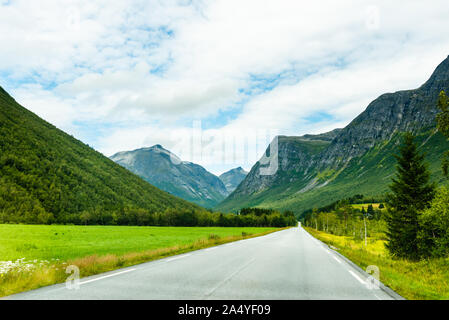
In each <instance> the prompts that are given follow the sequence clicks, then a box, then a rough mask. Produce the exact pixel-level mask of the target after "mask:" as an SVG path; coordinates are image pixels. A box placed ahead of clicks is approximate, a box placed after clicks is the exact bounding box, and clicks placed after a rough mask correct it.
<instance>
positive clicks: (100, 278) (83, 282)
mask: <svg viewBox="0 0 449 320" xmlns="http://www.w3.org/2000/svg"><path fill="white" fill-rule="evenodd" d="M134 270H136V269H129V270H125V271H121V272H116V273H114V274H109V275H107V276H103V277H99V278H95V279H91V280H87V281H82V282H80V283H79V284H80V285H81V284H86V283H89V282H94V281H97V280H102V279H105V278H110V277H115V276H118V275H119V274H123V273H127V272H131V271H134Z"/></svg>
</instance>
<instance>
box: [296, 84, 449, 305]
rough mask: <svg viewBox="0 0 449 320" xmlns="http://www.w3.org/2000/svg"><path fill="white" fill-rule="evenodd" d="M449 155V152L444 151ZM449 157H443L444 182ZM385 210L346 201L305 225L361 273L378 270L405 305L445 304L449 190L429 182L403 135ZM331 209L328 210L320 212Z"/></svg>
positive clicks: (316, 213) (443, 104)
mask: <svg viewBox="0 0 449 320" xmlns="http://www.w3.org/2000/svg"><path fill="white" fill-rule="evenodd" d="M438 106H439V108H440V110H441V113H440V114H438V116H437V127H438V130H439V131H440V132H441V133H442V134H443V135H444V136H446V137H447V138H449V98H448V97H447V96H446V95H445V93H444V92H441V94H440V99H439V101H438ZM448 152H449V151H448ZM448 152H445V153H444V154H443V157H442V168H443V173H444V175H445V176H446V177H447V176H448V166H449V164H448V163H449V160H448V157H449V156H448V154H449V153H448ZM395 158H396V160H397V165H396V175H395V177H393V178H392V183H391V185H390V192H389V193H388V194H386V197H385V199H386V204H385V207H386V209H384V208H381V206H382V207H384V204H383V203H382V205H380V204H379V206H377V208H376V207H375V206H373V205H372V204H369V205H368V206H367V209H366V210H365V207H364V206H363V205H362V206H361V209H360V206H359V205H357V206H354V205H352V204H350V203H349V201H348V199H345V200H342V201H339V202H337V203H336V204H334V205H333V206H328V207H327V208H324V210H323V208H321V210H318V209H314V210H312V212H308V213H307V214H306V217H305V219H304V224H305V226H306V228H307V230H308V231H309V232H311V233H312V234H313V235H314V236H316V237H317V238H318V239H320V240H322V241H324V242H326V243H328V244H329V245H332V246H334V247H336V248H338V250H340V252H341V253H342V254H344V255H345V256H347V257H348V258H349V259H351V260H352V261H354V262H355V263H357V264H358V265H359V266H361V267H366V266H368V265H377V266H378V267H379V268H380V270H381V281H383V282H384V283H385V284H386V285H388V286H390V287H391V288H392V289H394V290H396V291H397V292H398V293H399V294H401V295H403V296H404V297H406V298H410V299H449V268H448V267H449V190H448V189H447V188H446V187H444V186H440V187H438V186H437V185H436V184H435V183H434V182H431V180H430V173H429V170H428V167H427V164H426V162H425V154H422V153H421V152H420V150H419V146H418V144H417V143H416V141H415V137H414V136H413V135H412V134H411V133H405V134H404V137H403V142H402V145H401V147H400V148H399V154H397V155H395ZM325 209H332V210H329V211H327V210H325Z"/></svg>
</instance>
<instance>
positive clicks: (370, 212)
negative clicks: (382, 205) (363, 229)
mask: <svg viewBox="0 0 449 320" xmlns="http://www.w3.org/2000/svg"><path fill="white" fill-rule="evenodd" d="M366 216H367V218H370V219H371V218H373V217H374V208H373V205H372V204H369V205H368V211H367V212H366Z"/></svg>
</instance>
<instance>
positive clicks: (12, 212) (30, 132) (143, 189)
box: [0, 87, 200, 224]
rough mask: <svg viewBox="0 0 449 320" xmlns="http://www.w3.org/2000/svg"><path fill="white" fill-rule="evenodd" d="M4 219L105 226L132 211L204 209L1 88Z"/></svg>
mask: <svg viewBox="0 0 449 320" xmlns="http://www.w3.org/2000/svg"><path fill="white" fill-rule="evenodd" d="M0 137H1V139H0V223H5V222H15V223H49V222H52V221H54V222H58V223H66V222H71V223H79V222H80V217H81V216H82V215H83V214H84V215H85V216H86V215H95V217H96V219H97V221H98V223H99V224H101V223H108V221H109V219H111V218H112V216H113V215H116V216H117V215H126V214H127V212H129V210H134V209H136V210H145V211H147V212H163V211H164V210H166V209H168V208H176V209H192V210H193V209H196V210H197V209H200V208H199V207H198V206H196V205H194V204H191V203H189V202H187V201H184V200H182V199H180V198H177V197H175V196H172V195H170V194H168V193H166V192H164V191H162V190H159V189H158V188H156V187H154V186H152V185H150V184H149V183H148V182H146V181H144V180H142V179H141V178H139V177H138V176H136V175H134V174H133V173H131V172H129V171H128V170H126V169H124V168H123V167H122V166H120V165H118V164H116V163H114V162H113V161H111V160H110V159H108V158H107V157H105V156H103V155H102V154H101V153H99V152H97V151H95V150H93V149H92V148H90V147H89V146H87V145H85V144H84V143H82V142H81V141H79V140H76V139H75V138H73V137H72V136H70V135H68V134H66V133H64V132H63V131H61V130H59V129H57V128H56V127H54V126H53V125H51V124H49V123H48V122H46V121H44V120H42V119H41V118H39V117H38V116H36V115H35V114H34V113H32V112H30V111H28V110H27V109H25V108H24V107H22V106H20V105H19V104H18V103H17V102H16V101H15V100H14V99H13V98H12V97H11V96H10V95H9V94H8V93H7V92H6V91H5V90H3V88H1V87H0Z"/></svg>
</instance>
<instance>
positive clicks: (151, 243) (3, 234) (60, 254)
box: [0, 224, 275, 261]
mask: <svg viewBox="0 0 449 320" xmlns="http://www.w3.org/2000/svg"><path fill="white" fill-rule="evenodd" d="M271 230H275V229H274V228H250V227H248V228H246V227H244V228H224V227H210V228H208V227H128V226H67V225H9V224H3V225H0V261H7V260H16V259H21V258H26V259H27V260H29V259H38V260H51V259H60V260H70V259H76V258H82V257H86V256H89V255H97V256H101V255H106V254H115V255H122V254H125V253H130V252H142V251H147V250H155V249H160V248H167V247H173V246H183V245H187V244H190V243H193V242H195V241H198V240H201V239H208V238H209V237H210V236H211V235H212V236H218V237H220V238H224V237H229V236H241V235H242V233H244V234H247V235H250V234H259V233H264V232H267V231H271Z"/></svg>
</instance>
